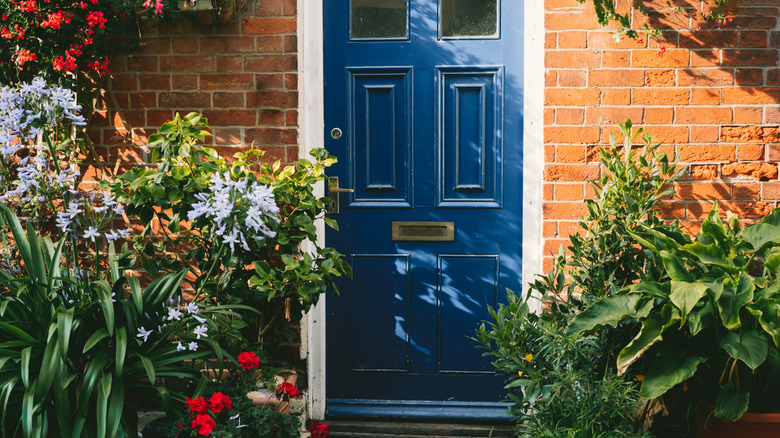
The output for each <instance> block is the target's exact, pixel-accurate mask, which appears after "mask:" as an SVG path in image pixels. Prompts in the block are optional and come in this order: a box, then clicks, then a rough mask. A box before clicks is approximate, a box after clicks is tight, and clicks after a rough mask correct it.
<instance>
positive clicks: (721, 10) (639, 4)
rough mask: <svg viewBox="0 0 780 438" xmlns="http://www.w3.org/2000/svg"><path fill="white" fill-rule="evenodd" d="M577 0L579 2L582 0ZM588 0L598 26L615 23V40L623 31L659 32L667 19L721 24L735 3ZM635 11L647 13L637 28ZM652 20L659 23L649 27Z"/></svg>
mask: <svg viewBox="0 0 780 438" xmlns="http://www.w3.org/2000/svg"><path fill="white" fill-rule="evenodd" d="M577 1H578V2H579V3H585V2H586V0H577ZM592 1H593V10H594V12H595V13H596V20H597V21H598V23H599V24H600V25H602V26H609V25H615V26H616V27H617V31H616V32H615V38H616V40H618V41H619V40H620V38H621V37H622V36H623V35H625V36H627V37H629V38H635V39H640V35H639V33H640V32H644V33H645V34H646V35H647V37H648V38H650V37H656V36H659V35H661V30H662V29H663V28H667V26H668V23H669V22H679V23H681V24H682V26H686V27H687V26H688V23H689V22H690V23H698V24H700V25H701V24H709V25H723V26H725V25H727V24H728V23H729V22H731V21H732V20H731V16H730V15H727V11H728V7H729V6H732V5H733V4H734V3H736V2H735V1H732V2H729V1H727V0H705V1H702V2H701V4H698V3H696V4H687V5H684V6H675V5H673V4H672V2H671V1H669V0H666V2H665V6H666V8H664V7H663V6H662V5H661V4H660V3H659V2H655V1H653V2H651V1H649V0H635V1H632V2H631V3H630V5H631V7H629V8H625V7H624V8H623V9H620V6H626V4H625V3H618V2H614V1H611V0H592ZM729 3H731V4H729ZM635 12H638V13H640V14H643V15H645V16H646V17H647V19H646V20H644V23H643V24H642V27H641V28H637V27H634V20H635V19H636V18H635V17H634V14H635ZM658 16H664V17H665V18H666V20H657V17H658ZM654 18H656V20H654ZM655 23H660V24H661V25H662V26H663V27H662V28H657V27H653V25H654V24H655ZM640 41H641V40H640ZM641 42H643V41H641Z"/></svg>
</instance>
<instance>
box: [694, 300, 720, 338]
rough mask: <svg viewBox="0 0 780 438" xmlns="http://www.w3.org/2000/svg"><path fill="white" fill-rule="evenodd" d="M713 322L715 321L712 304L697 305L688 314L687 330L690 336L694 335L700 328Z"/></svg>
mask: <svg viewBox="0 0 780 438" xmlns="http://www.w3.org/2000/svg"><path fill="white" fill-rule="evenodd" d="M713 323H715V317H714V315H713V314H712V306H709V305H703V306H697V307H694V309H693V310H692V311H691V313H689V314H688V330H689V331H690V332H691V336H696V335H697V334H698V333H699V332H700V331H702V329H704V328H705V327H709V326H710V325H712V324H713Z"/></svg>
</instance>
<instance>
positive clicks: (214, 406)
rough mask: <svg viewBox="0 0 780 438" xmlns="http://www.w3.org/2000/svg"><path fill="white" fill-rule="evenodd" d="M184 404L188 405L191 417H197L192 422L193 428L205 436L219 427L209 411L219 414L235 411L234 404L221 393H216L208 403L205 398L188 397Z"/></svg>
mask: <svg viewBox="0 0 780 438" xmlns="http://www.w3.org/2000/svg"><path fill="white" fill-rule="evenodd" d="M184 404H185V405H187V409H188V410H189V412H190V415H192V416H194V417H195V419H194V420H192V428H193V429H194V430H197V431H198V434H200V435H203V436H207V435H208V434H210V433H211V431H213V430H214V428H215V427H217V422H216V421H215V420H214V418H212V417H211V414H210V413H209V410H211V412H213V413H215V414H218V413H220V412H222V410H223V409H225V410H228V411H229V410H231V409H233V402H232V401H231V400H230V397H228V396H226V395H224V394H222V393H221V392H215V393H214V394H213V395H212V396H211V398H210V399H209V401H208V402H206V399H205V398H203V397H198V398H189V397H188V398H187V400H185V401H184Z"/></svg>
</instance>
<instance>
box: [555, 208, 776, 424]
mask: <svg viewBox="0 0 780 438" xmlns="http://www.w3.org/2000/svg"><path fill="white" fill-rule="evenodd" d="M630 228H631V234H632V235H633V236H634V237H635V238H636V240H637V241H638V242H639V243H640V244H641V251H643V252H644V253H645V254H647V255H649V256H650V257H655V258H658V259H659V260H661V262H662V264H663V270H662V272H661V273H660V275H658V276H652V275H649V276H647V277H645V278H644V279H642V280H641V281H638V282H636V283H634V284H632V285H629V286H628V287H625V288H624V289H622V290H621V291H619V292H617V293H615V294H612V295H610V296H607V297H605V298H603V299H601V300H599V301H597V302H595V303H594V304H592V305H591V306H589V307H588V308H587V309H585V310H583V311H582V312H581V313H579V314H578V315H577V316H576V317H575V318H574V319H573V321H572V322H571V324H570V325H569V327H568V329H567V333H568V334H571V335H581V334H584V333H592V332H594V331H595V330H598V329H599V328H600V327H606V326H613V327H614V326H617V325H618V324H619V323H620V322H621V321H624V320H629V321H631V320H633V321H637V322H638V323H639V324H641V328H640V329H639V332H638V333H637V334H636V336H635V337H634V338H633V339H632V340H631V341H630V342H628V343H627V344H626V345H624V346H623V348H622V350H621V351H620V353H619V354H618V356H617V363H616V365H617V369H618V371H619V372H620V373H623V372H626V370H628V369H629V368H631V369H636V368H639V369H640V370H644V369H646V373H645V375H644V380H643V382H642V386H641V388H640V392H639V395H640V396H642V397H644V398H646V399H654V398H657V397H662V396H663V395H664V394H667V393H668V392H669V391H670V390H671V389H672V388H675V387H678V388H679V387H681V386H682V387H683V388H684V389H687V390H688V391H693V392H694V393H695V394H696V395H698V397H699V398H700V400H702V401H703V402H704V403H707V404H708V405H709V406H711V407H712V413H711V415H712V416H713V417H714V418H715V419H718V420H722V422H719V423H716V422H712V421H704V420H707V418H706V417H709V415H710V414H709V413H707V414H706V415H705V418H703V419H702V421H701V422H700V423H701V426H702V427H701V430H700V433H701V434H702V435H701V436H720V435H708V434H709V433H711V428H712V427H715V426H716V424H718V425H721V426H722V425H726V424H728V423H724V422H734V421H736V420H739V419H740V418H742V417H743V416H744V415H745V413H746V412H751V413H771V412H775V411H777V409H778V408H780V399H778V398H777V394H778V391H780V350H779V349H778V346H780V281H778V276H780V209H775V210H774V211H772V212H771V213H770V214H769V215H767V216H766V217H764V218H763V219H762V220H761V222H760V223H756V224H752V225H748V226H746V227H743V226H742V224H741V223H740V221H739V219H738V218H737V217H736V216H735V215H733V214H731V213H729V214H728V216H727V221H726V222H725V223H724V222H723V221H722V220H721V218H720V211H719V209H718V206H717V204H716V205H715V206H714V207H713V208H712V210H711V211H710V213H709V215H708V217H707V219H706V220H705V221H704V222H703V224H702V227H701V231H700V232H699V234H698V235H697V236H696V238H695V239H691V238H690V237H689V236H688V235H687V234H685V233H684V232H682V230H680V229H679V227H668V226H667V227H661V226H656V227H650V226H647V225H645V224H642V223H641V222H635V223H633V224H631V226H630ZM707 404H705V405H703V406H708V405H707ZM732 427H733V425H732ZM737 427H740V428H741V429H739V430H740V432H739V434H737V435H730V436H740V437H747V436H761V437H770V436H780V425H772V426H771V427H770V429H769V430H771V432H769V431H766V430H764V431H761V432H759V434H758V435H748V432H747V430H748V429H749V428H750V427H748V428H743V426H737ZM751 427H752V426H751ZM715 433H718V432H715Z"/></svg>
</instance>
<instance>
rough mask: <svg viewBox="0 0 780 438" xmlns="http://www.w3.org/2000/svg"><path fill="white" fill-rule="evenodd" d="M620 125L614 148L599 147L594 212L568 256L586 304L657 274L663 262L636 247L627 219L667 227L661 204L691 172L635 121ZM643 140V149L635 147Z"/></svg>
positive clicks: (585, 220) (613, 139) (589, 204)
mask: <svg viewBox="0 0 780 438" xmlns="http://www.w3.org/2000/svg"><path fill="white" fill-rule="evenodd" d="M618 126H619V128H620V137H615V136H614V135H610V147H609V148H606V149H601V150H600V151H599V154H600V161H601V164H602V166H603V168H604V172H602V174H601V175H600V176H599V177H598V178H596V179H595V180H594V181H592V182H591V184H592V186H593V189H594V193H595V196H594V199H592V200H590V199H589V200H586V201H585V202H586V204H587V207H588V214H587V215H586V216H585V217H584V218H583V219H582V220H581V221H580V222H579V225H580V227H582V229H583V231H584V232H583V233H581V234H575V235H572V236H571V238H570V242H571V243H570V245H569V247H568V249H569V252H570V253H572V256H571V257H569V258H568V259H567V260H566V261H565V263H566V264H567V265H568V269H567V272H566V273H567V275H569V276H570V277H571V279H572V284H573V285H576V288H577V290H579V291H580V292H581V294H582V299H583V300H584V301H585V303H584V304H586V305H587V304H590V302H591V301H592V300H593V299H594V298H599V297H602V296H605V295H608V294H610V293H612V292H614V291H617V290H620V289H622V288H623V287H624V286H626V285H628V284H631V283H633V282H635V281H636V280H638V279H639V278H644V277H645V276H648V275H651V276H655V275H657V274H656V272H657V266H658V265H659V263H658V261H657V260H656V259H654V258H653V255H652V254H647V253H645V252H642V251H636V250H635V246H636V244H637V241H636V240H635V239H634V238H633V237H632V236H631V235H629V232H628V229H627V226H628V225H627V224H628V223H633V222H637V221H642V222H643V223H645V224H646V225H648V226H650V227H660V226H664V225H663V221H662V220H661V219H660V218H659V217H658V208H657V203H658V201H659V200H661V199H662V198H663V197H665V196H669V195H670V194H671V193H673V191H674V190H673V189H672V188H671V182H673V181H675V180H676V179H678V178H680V177H681V176H683V175H684V174H685V172H686V168H679V169H678V168H677V160H676V159H675V160H673V161H671V162H670V161H669V158H668V157H667V156H666V154H665V153H664V152H662V151H661V150H660V145H658V144H653V138H652V136H650V135H649V134H646V133H643V129H642V128H639V129H637V130H636V131H633V130H632V124H631V121H630V120H628V121H626V123H624V124H620V125H618ZM620 139H622V140H623V145H622V148H621V147H620V145H619V141H620ZM637 141H641V144H642V147H641V148H639V149H637V148H635V147H634V146H633V145H634V144H635V143H636V142H637ZM563 262H564V261H563V260H561V261H559V263H561V264H562V263H563Z"/></svg>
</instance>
